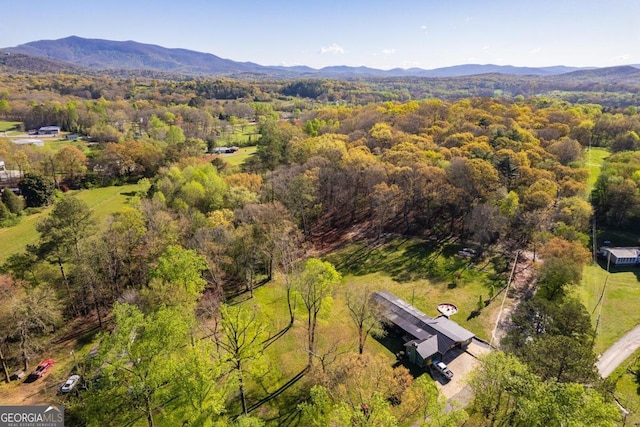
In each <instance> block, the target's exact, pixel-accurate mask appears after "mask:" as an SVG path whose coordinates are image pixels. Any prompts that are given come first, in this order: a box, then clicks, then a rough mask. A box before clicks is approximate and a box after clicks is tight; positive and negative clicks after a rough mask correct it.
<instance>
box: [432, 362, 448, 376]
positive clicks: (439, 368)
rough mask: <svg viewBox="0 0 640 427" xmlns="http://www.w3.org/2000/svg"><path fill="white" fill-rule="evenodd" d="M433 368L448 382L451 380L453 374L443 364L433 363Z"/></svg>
mask: <svg viewBox="0 0 640 427" xmlns="http://www.w3.org/2000/svg"><path fill="white" fill-rule="evenodd" d="M433 366H434V367H435V368H436V370H437V371H438V372H440V373H441V374H442V375H444V376H445V377H446V378H447V379H448V380H450V379H451V378H453V372H451V369H449V367H448V366H447V365H446V364H445V363H444V362H435V363H434V364H433Z"/></svg>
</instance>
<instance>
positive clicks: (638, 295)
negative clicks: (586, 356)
mask: <svg viewBox="0 0 640 427" xmlns="http://www.w3.org/2000/svg"><path fill="white" fill-rule="evenodd" d="M610 271H611V272H609V273H608V272H607V270H606V263H601V264H592V265H588V266H587V267H585V269H584V271H583V273H582V274H583V278H582V286H580V288H578V289H577V290H576V291H577V292H578V294H579V296H580V298H581V300H582V302H583V304H584V305H585V307H586V308H587V310H588V311H589V313H591V319H592V322H593V325H594V326H596V323H597V325H598V329H597V336H596V341H595V347H594V351H595V352H596V354H600V353H602V352H603V351H605V350H606V349H607V348H609V347H610V346H611V345H612V344H613V343H614V342H616V341H617V340H618V339H619V338H620V337H622V335H624V334H625V333H627V332H628V331H630V330H631V329H633V328H634V327H635V326H636V325H638V324H640V310H638V307H640V281H639V280H638V274H640V272H639V271H638V270H637V269H632V268H627V269H615V268H613V267H610ZM605 281H606V284H607V287H606V289H605V293H604V297H603V298H602V301H600V297H601V296H602V291H603V288H604V284H605ZM598 316H600V320H599V321H598Z"/></svg>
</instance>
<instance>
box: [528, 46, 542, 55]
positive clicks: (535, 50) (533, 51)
mask: <svg viewBox="0 0 640 427" xmlns="http://www.w3.org/2000/svg"><path fill="white" fill-rule="evenodd" d="M541 50H542V48H541V47H536V48H535V49H531V50H530V51H529V53H531V54H536V53H538V52H540V51H541Z"/></svg>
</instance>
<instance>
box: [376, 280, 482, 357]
mask: <svg viewBox="0 0 640 427" xmlns="http://www.w3.org/2000/svg"><path fill="white" fill-rule="evenodd" d="M372 298H373V300H374V301H375V302H376V303H378V305H379V306H380V308H381V311H382V315H383V316H384V317H385V319H386V321H387V322H388V323H390V324H392V325H393V326H394V327H395V328H396V329H397V330H399V331H400V332H401V333H403V335H404V340H405V344H404V346H405V349H406V353H407V356H408V358H409V360H410V361H411V362H412V363H414V364H416V365H418V366H420V367H425V366H428V365H429V364H431V363H432V362H433V360H436V359H437V360H442V359H443V357H444V356H445V354H447V353H448V352H449V351H451V350H452V349H455V348H466V346H468V345H469V344H470V343H471V340H472V339H473V338H474V337H475V335H474V334H473V332H470V331H468V330H466V329H465V328H463V327H462V326H460V325H458V324H457V323H456V322H454V321H452V320H450V319H449V318H448V317H446V316H439V317H436V318H432V317H429V316H427V315H426V314H424V313H423V312H422V311H420V310H418V309H417V308H415V307H414V306H412V305H411V304H409V303H407V302H406V301H404V300H402V299H400V298H398V297H396V296H395V295H393V294H391V293H389V292H386V291H381V292H375V293H374V294H373V295H372Z"/></svg>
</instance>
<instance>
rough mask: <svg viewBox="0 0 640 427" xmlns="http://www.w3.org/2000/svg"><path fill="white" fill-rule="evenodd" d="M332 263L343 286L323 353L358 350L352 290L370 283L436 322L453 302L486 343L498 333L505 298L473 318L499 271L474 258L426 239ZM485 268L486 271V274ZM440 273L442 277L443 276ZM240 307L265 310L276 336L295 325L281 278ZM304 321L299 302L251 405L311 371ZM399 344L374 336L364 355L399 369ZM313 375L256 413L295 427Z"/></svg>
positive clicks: (326, 323) (358, 251) (355, 252)
mask: <svg viewBox="0 0 640 427" xmlns="http://www.w3.org/2000/svg"><path fill="white" fill-rule="evenodd" d="M445 252H447V251H445ZM326 258H327V259H328V260H329V261H330V262H332V263H333V264H334V265H336V267H337V268H338V269H339V270H340V272H341V273H342V274H343V277H344V280H343V283H342V285H340V287H339V288H338V289H336V291H335V293H334V296H333V300H332V303H331V309H330V310H327V311H325V312H324V314H323V316H322V319H321V321H320V324H319V329H318V346H317V352H318V353H319V354H325V353H327V352H329V351H330V349H332V348H333V349H334V351H335V352H337V353H342V352H345V351H350V352H357V349H358V347H357V331H356V328H355V326H354V325H353V323H352V320H351V318H350V316H349V313H348V311H347V307H346V304H345V301H346V297H345V292H346V290H347V289H349V288H350V287H354V286H362V285H369V286H371V288H372V289H373V290H387V291H390V292H392V293H394V294H395V295H397V296H399V297H401V298H403V299H405V300H406V301H408V302H410V303H413V304H415V306H416V307H418V308H419V309H420V310H422V311H424V312H425V313H427V314H429V315H431V316H434V317H435V316H437V315H438V312H437V310H436V306H437V304H438V303H441V302H444V301H446V302H453V303H455V304H456V305H457V306H458V308H459V312H458V314H456V315H455V316H454V318H453V320H455V321H456V322H458V323H459V324H460V325H462V326H463V327H465V328H468V329H469V330H471V331H473V332H475V333H476V334H477V335H478V336H479V337H481V338H487V339H488V338H489V336H490V334H491V330H492V328H493V322H494V321H495V316H496V314H497V311H498V310H499V306H500V303H499V301H500V300H499V299H498V300H496V301H494V302H493V303H491V304H489V305H488V306H487V307H486V308H485V309H483V310H482V312H481V313H480V314H479V315H478V316H475V317H473V316H471V313H472V312H473V311H474V310H475V309H476V308H477V302H478V298H479V296H480V295H482V296H483V298H484V299H486V298H487V297H488V296H489V293H490V290H489V289H490V285H491V284H492V283H494V281H493V272H492V271H491V268H490V267H488V266H487V265H482V264H481V267H478V266H475V267H474V268H471V265H472V264H470V262H469V260H468V259H462V258H459V257H457V256H449V253H444V254H443V253H436V252H433V250H432V247H430V246H429V245H427V244H426V243H425V242H423V241H417V240H400V239H398V240H394V241H392V242H390V243H388V244H384V245H374V246H365V245H361V244H351V245H348V246H347V247H345V248H343V249H341V250H339V251H336V252H334V253H332V254H331V255H329V256H327V257H326ZM478 268H480V269H481V268H485V269H486V270H487V272H483V271H479V269H478ZM456 273H459V274H456ZM435 274H438V275H441V276H439V277H440V278H436V277H435V276H434V275H435ZM454 282H455V283H456V285H455V286H454V285H453V283H454ZM502 283H504V281H502ZM239 303H240V304H244V305H246V306H248V307H250V308H252V309H256V310H258V313H259V315H260V316H261V319H262V321H263V323H265V324H267V325H269V331H270V333H271V334H272V335H275V334H276V333H278V332H279V331H282V330H283V329H285V328H286V327H287V325H288V323H289V316H288V309H287V303H286V289H285V286H284V283H283V280H282V279H281V278H278V277H276V278H275V280H274V281H272V282H270V283H268V284H266V285H265V286H262V287H260V288H258V289H256V290H255V292H254V298H253V299H250V300H246V301H242V302H239ZM469 317H471V318H470V319H468V318H469ZM305 319H306V318H305V313H304V309H303V306H302V305H301V303H300V302H298V310H297V314H296V321H295V322H294V325H293V327H292V328H291V329H289V330H288V331H286V333H284V335H282V336H281V337H280V338H279V339H277V340H276V341H275V342H274V343H273V344H272V345H271V346H269V347H268V348H267V349H266V351H265V354H266V356H267V357H268V358H269V360H270V369H269V371H268V372H267V373H266V374H265V376H264V377H263V378H262V379H260V380H258V381H252V382H251V383H250V384H249V385H248V396H249V399H248V400H249V405H251V404H252V403H255V402H256V401H258V400H259V399H261V398H264V397H265V396H266V395H268V394H269V393H273V392H274V391H275V390H277V389H278V388H279V387H281V386H283V385H284V384H286V382H287V381H289V380H290V379H291V378H294V377H295V376H296V375H297V374H298V373H300V372H301V371H302V370H303V369H304V367H305V365H306V361H307V357H308V354H307V352H306V324H305ZM396 341H397V340H391V339H383V340H380V341H378V340H376V339H373V338H369V339H368V340H367V343H366V345H365V352H368V353H376V354H383V355H384V356H385V357H387V358H388V359H389V363H390V364H392V363H394V362H395V360H396V358H395V354H396V353H397V352H398V351H399V350H402V347H401V346H399V344H398V342H396ZM336 343H337V346H336ZM312 375H313V374H312V373H311V372H309V373H307V374H306V375H305V376H304V377H302V378H301V379H300V380H299V381H298V382H296V383H294V384H293V385H292V386H291V387H289V388H288V389H287V390H286V392H284V393H282V394H281V395H280V396H278V397H276V398H275V399H274V400H272V401H271V402H269V403H268V404H265V405H263V406H262V407H260V408H258V409H257V410H256V412H255V413H256V414H257V415H259V416H261V417H263V418H264V419H271V420H276V421H275V422H274V425H287V424H289V421H290V420H291V419H292V418H295V414H296V405H297V403H298V402H299V401H300V399H301V398H303V397H304V394H305V389H306V388H307V387H308V385H309V381H311V378H312ZM239 411H240V408H239V407H238V408H233V410H232V413H233V412H235V413H238V412H239Z"/></svg>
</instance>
